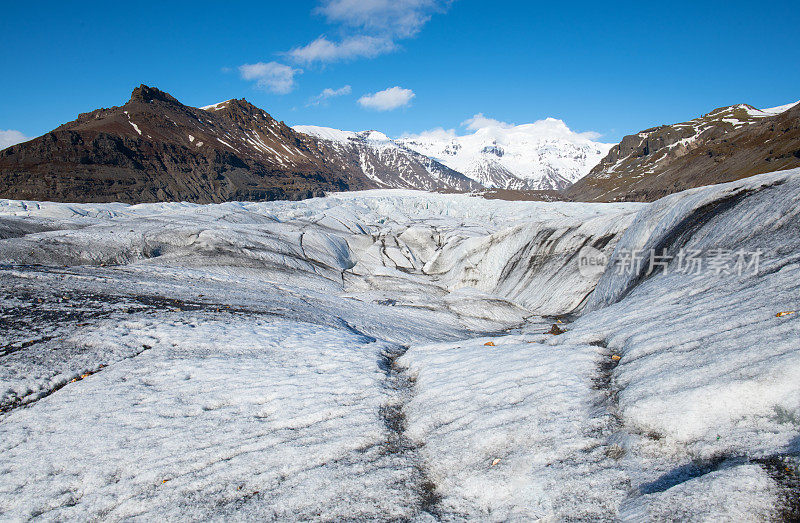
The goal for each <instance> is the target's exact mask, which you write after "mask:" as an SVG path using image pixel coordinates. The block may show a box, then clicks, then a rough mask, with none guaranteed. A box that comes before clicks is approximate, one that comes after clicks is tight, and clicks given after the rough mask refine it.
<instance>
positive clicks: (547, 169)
mask: <svg viewBox="0 0 800 523" xmlns="http://www.w3.org/2000/svg"><path fill="white" fill-rule="evenodd" d="M397 142H398V143H399V144H401V145H403V146H404V147H407V148H409V149H412V150H414V151H417V152H419V153H421V154H424V155H426V156H430V157H432V158H435V159H436V160H438V161H440V162H441V163H443V164H444V165H447V166H448V167H450V168H452V169H455V170H456V171H459V172H461V173H463V174H465V175H467V176H468V177H470V178H472V179H473V180H475V181H477V182H480V183H481V184H482V185H484V186H486V187H489V188H499V189H513V190H548V189H551V190H553V189H554V190H559V189H564V188H566V187H567V186H569V185H570V184H571V183H573V182H574V181H576V180H578V179H579V178H581V177H583V176H585V175H586V174H587V173H588V172H589V170H590V169H591V168H592V166H594V165H595V164H596V163H597V162H599V161H600V159H601V158H602V157H603V156H604V155H605V154H606V153H607V152H608V150H609V149H610V148H611V147H612V145H611V144H604V143H599V142H595V141H592V140H591V139H590V137H589V136H587V135H585V134H581V133H575V132H573V131H571V130H570V129H569V128H568V127H567V126H566V124H564V122H563V121H561V120H556V119H554V118H547V119H546V120H541V121H538V122H534V123H531V124H524V125H516V126H514V125H508V124H503V123H502V122H494V121H491V123H490V124H489V125H485V126H482V127H479V128H477V129H476V130H475V132H474V133H473V134H469V135H465V136H456V135H455V133H448V132H446V131H440V132H430V133H423V134H421V135H418V136H413V137H409V138H405V139H400V140H397Z"/></svg>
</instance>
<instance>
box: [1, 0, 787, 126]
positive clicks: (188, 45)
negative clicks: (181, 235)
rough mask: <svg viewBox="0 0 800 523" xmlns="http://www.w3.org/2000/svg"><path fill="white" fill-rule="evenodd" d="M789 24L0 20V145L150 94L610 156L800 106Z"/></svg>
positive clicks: (455, 14)
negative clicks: (719, 117) (636, 139)
mask: <svg viewBox="0 0 800 523" xmlns="http://www.w3.org/2000/svg"><path fill="white" fill-rule="evenodd" d="M797 7H798V6H797V4H796V1H792V2H789V1H784V2H779V1H769V0H764V1H761V2H758V3H754V2H737V1H724V2H723V1H707V2H703V1H699V2H671V3H663V2H658V3H656V2H640V1H639V2H616V3H614V2H612V3H603V4H598V3H596V2H582V1H574V2H536V1H496V2H486V1H478V0H454V1H451V2H447V1H443V0H320V1H311V0H309V1H262V2H257V3H256V2H253V3H251V2H229V3H223V2H203V1H198V0H193V1H191V2H182V1H161V2H123V3H109V2H93V1H83V2H64V1H63V0H62V1H59V2H36V3H32V2H28V3H26V2H14V3H6V4H5V5H4V6H3V16H2V18H0V63H2V70H3V71H4V73H5V74H4V78H3V80H2V81H0V130H6V131H8V130H14V131H18V132H19V133H21V134H22V135H25V136H37V135H39V134H42V133H44V132H47V131H48V130H50V129H52V128H54V127H56V126H58V125H60V124H62V123H64V122H67V121H69V120H72V119H74V118H75V117H76V116H77V114H78V113H80V112H85V111H89V110H92V109H95V108H97V107H101V106H102V107H109V106H112V105H121V104H123V103H124V102H125V101H127V99H128V98H129V96H130V91H131V89H132V88H133V87H134V86H136V85H138V84H140V83H146V84H148V85H153V86H156V87H159V88H161V89H163V90H165V91H167V92H169V93H171V94H172V95H174V96H175V97H177V98H178V99H179V100H181V101H182V102H183V103H185V104H188V105H194V106H202V105H208V104H211V103H214V102H217V101H221V100H225V99H229V98H242V97H245V98H247V99H248V100H249V101H251V102H252V103H254V104H255V105H257V106H259V107H262V108H263V109H265V110H266V111H268V112H269V113H271V114H272V115H273V116H274V117H276V118H278V119H280V120H284V121H286V122H287V123H289V124H292V125H294V124H314V125H324V126H331V127H338V128H342V129H350V130H361V129H379V130H381V131H384V132H386V133H387V134H388V135H390V136H399V135H401V134H403V133H417V132H421V131H423V130H427V129H431V128H436V127H444V128H448V129H450V128H454V129H456V130H457V131H459V132H465V131H464V128H463V126H461V124H462V122H464V121H465V120H467V119H468V118H470V117H472V116H473V115H475V114H478V113H483V114H484V115H486V116H487V117H490V118H494V119H498V120H501V121H505V122H511V123H516V124H520V123H526V122H532V121H535V120H539V119H543V118H546V117H548V116H552V117H555V118H560V119H562V120H564V121H565V122H566V123H567V125H569V126H570V128H572V129H574V130H576V131H584V132H585V131H594V132H597V133H599V134H601V135H602V136H603V138H602V141H608V142H616V141H619V140H620V139H621V137H622V136H624V135H625V134H630V133H633V132H636V131H639V130H641V129H645V128H648V127H652V126H654V125H658V124H662V123H672V122H677V121H683V120H687V119H690V118H693V117H695V116H699V115H700V114H702V113H705V112H708V111H710V110H712V109H714V108H715V107H718V106H723V105H730V104H734V103H740V102H743V103H750V104H752V105H755V106H757V107H771V106H776V105H782V104H785V103H788V102H792V101H796V100H798V99H800V67H798V65H797V64H798V63H800V40H799V39H798V38H797V28H798V27H800V9H798V8H797ZM348 86H349V87H348ZM395 87H396V88H397V89H392V90H390V91H387V92H383V93H382V91H386V90H387V89H391V88H395ZM325 89H328V90H329V91H327V93H328V94H329V95H330V96H327V97H325V96H322V93H323V92H325ZM375 93H380V94H378V95H377V96H376V95H375ZM315 102H319V103H315Z"/></svg>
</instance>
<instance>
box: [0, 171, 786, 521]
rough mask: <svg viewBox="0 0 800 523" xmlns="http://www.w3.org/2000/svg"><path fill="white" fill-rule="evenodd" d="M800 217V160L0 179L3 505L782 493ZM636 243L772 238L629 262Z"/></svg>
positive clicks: (554, 505)
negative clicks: (247, 190)
mask: <svg viewBox="0 0 800 523" xmlns="http://www.w3.org/2000/svg"><path fill="white" fill-rule="evenodd" d="M799 228H800V170H794V171H785V172H783V173H774V174H769V175H762V176H758V177H754V178H749V179H746V180H742V181H739V182H734V183H730V184H724V185H719V186H714V187H708V188H700V189H693V190H690V191H686V192H684V193H679V194H676V195H672V196H669V197H667V198H664V199H662V200H660V201H658V202H655V203H653V204H584V203H563V202H561V203H539V202H503V201H499V200H484V199H482V198H477V197H470V196H466V195H441V194H428V193H421V192H413V191H367V192H358V193H344V194H334V195H330V196H328V197H326V198H317V199H312V200H307V201H302V202H268V203H236V202H234V203H225V204H219V205H194V204H181V203H161V204H143V205H135V206H129V205H123V204H61V203H46V202H39V203H37V202H20V201H10V200H0V264H1V265H0V280H2V284H3V292H2V295H0V298H1V299H2V301H0V304H1V305H2V307H1V308H0V336H2V340H1V341H0V409H2V413H0V519H10V520H19V519H22V520H24V519H29V518H35V517H39V518H42V519H44V520H65V519H99V518H102V519H109V520H120V519H127V518H139V519H158V518H167V519H181V520H183V519H193V520H197V519H203V520H205V519H313V520H341V519H359V518H361V519H383V520H386V519H418V520H434V519H443V520H460V519H480V520H487V521H507V520H526V521H527V520H531V519H536V518H550V519H552V520H562V519H595V520H618V519H627V520H642V519H651V520H665V519H666V520H669V519H679V520H709V519H713V520H735V521H740V520H763V519H770V518H779V517H788V516H787V514H788V515H791V514H792V512H791V511H792V510H797V504H798V496H799V494H798V493H799V492H800V490H798V488H799V487H798V480H797V470H798V455H799V453H800V436H799V434H800V379H798V377H799V376H800V346H799V344H800V327H799V325H800V324H799V323H798V316H800V314H783V315H779V313H781V312H792V311H796V310H798V309H800V303H798V300H799V298H798V297H799V296H800V234H798V230H800V229H799ZM588 246H592V247H595V248H597V249H599V250H600V251H602V252H603V253H605V254H606V255H607V256H609V257H610V262H609V265H608V267H607V269H606V270H605V272H604V273H602V274H600V273H598V274H597V275H595V276H586V275H584V274H582V273H581V272H580V271H579V270H578V257H577V254H578V252H579V251H580V250H581V248H583V247H588ZM637 249H640V250H649V249H658V250H659V252H661V251H662V250H664V252H667V253H670V254H672V255H675V254H676V253H677V252H679V250H681V249H690V250H697V251H710V250H714V249H725V250H730V251H735V250H738V249H744V250H747V251H748V252H754V251H757V250H758V251H761V252H763V254H762V257H761V263H760V266H759V267H758V270H757V271H747V272H745V273H742V274H738V273H737V272H735V271H728V272H724V271H722V272H719V273H715V272H713V271H703V272H701V273H698V274H683V273H680V272H678V271H677V270H668V271H667V272H668V273H667V274H662V273H661V271H660V270H659V271H656V272H655V273H653V274H646V271H645V270H644V269H642V270H640V271H634V272H631V273H620V272H621V271H617V270H615V263H616V262H618V261H619V260H620V258H621V257H622V256H623V255H624V253H625V252H629V251H632V250H637ZM669 268H671V269H676V268H677V267H675V264H672V265H670V266H669ZM554 323H556V324H558V325H559V326H560V327H561V328H563V329H565V330H566V332H565V333H563V334H560V335H553V334H549V333H548V331H549V330H550V328H551V326H552V325H553V324H554ZM487 343H488V345H487ZM793 507H794V509H793Z"/></svg>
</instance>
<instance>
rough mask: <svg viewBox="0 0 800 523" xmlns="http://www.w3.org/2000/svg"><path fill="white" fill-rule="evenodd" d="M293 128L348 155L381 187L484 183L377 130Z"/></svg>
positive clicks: (335, 153)
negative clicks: (401, 144) (356, 131)
mask: <svg viewBox="0 0 800 523" xmlns="http://www.w3.org/2000/svg"><path fill="white" fill-rule="evenodd" d="M293 129H294V130H295V131H297V132H300V133H304V134H307V135H310V136H313V137H315V138H317V139H318V140H319V141H320V147H322V148H324V149H325V150H326V151H328V152H329V155H330V156H331V157H343V158H348V159H349V161H350V162H351V163H352V165H351V168H353V169H355V170H360V171H361V172H362V173H363V174H364V176H366V177H367V178H368V179H369V180H370V182H371V183H373V184H374V185H375V186H376V187H379V188H390V189H422V190H426V191H434V190H439V189H449V190H454V191H470V190H475V189H480V188H481V187H482V186H481V184H479V183H478V182H476V181H474V180H471V179H470V178H468V177H466V176H464V175H463V174H461V173H460V172H457V171H455V170H453V169H451V168H449V167H447V166H445V165H442V164H441V163H439V162H437V161H436V160H433V159H431V158H429V157H427V156H425V155H423V154H419V153H417V152H415V151H413V150H411V149H408V148H406V147H402V146H400V145H398V144H397V143H396V142H395V141H394V140H390V139H389V138H388V137H387V136H386V135H385V134H383V133H380V132H378V131H362V132H358V133H355V132H350V131H340V130H339V129H331V128H328V127H317V126H313V125H296V126H294V127H293Z"/></svg>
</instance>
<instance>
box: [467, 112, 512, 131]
mask: <svg viewBox="0 0 800 523" xmlns="http://www.w3.org/2000/svg"><path fill="white" fill-rule="evenodd" d="M461 126H462V127H466V128H467V129H469V130H470V131H477V130H478V129H485V128H487V127H499V128H500V129H510V128H512V127H514V124H510V123H506V122H501V121H500V120H495V119H494V118H488V117H486V116H484V115H483V113H478V114H476V115H474V116H473V117H472V118H467V119H466V120H464V121H463V122H461Z"/></svg>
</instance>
